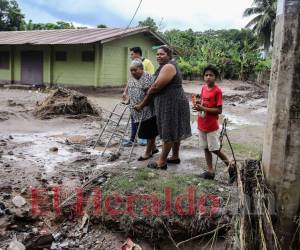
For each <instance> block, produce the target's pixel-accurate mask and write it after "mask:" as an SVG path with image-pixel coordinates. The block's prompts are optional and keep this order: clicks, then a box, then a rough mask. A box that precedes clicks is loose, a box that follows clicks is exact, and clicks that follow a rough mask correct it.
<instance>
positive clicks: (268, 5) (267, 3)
mask: <svg viewBox="0 0 300 250" xmlns="http://www.w3.org/2000/svg"><path fill="white" fill-rule="evenodd" d="M276 7H277V0H254V1H253V4H252V7H251V8H247V9H246V10H245V11H244V17H247V16H252V15H256V16H255V17H254V18H253V19H252V20H251V21H250V22H249V23H248V24H247V25H246V28H250V27H252V29H253V31H254V32H255V33H256V34H257V35H258V37H259V39H260V40H261V42H262V43H263V46H264V51H265V56H266V57H267V56H268V54H269V48H270V46H271V44H273V37H274V30H275V21H276Z"/></svg>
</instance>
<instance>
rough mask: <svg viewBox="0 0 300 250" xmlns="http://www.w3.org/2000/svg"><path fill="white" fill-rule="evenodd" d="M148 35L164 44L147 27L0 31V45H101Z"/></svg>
mask: <svg viewBox="0 0 300 250" xmlns="http://www.w3.org/2000/svg"><path fill="white" fill-rule="evenodd" d="M143 32H145V33H149V34H151V35H152V36H153V37H154V38H156V39H157V40H159V41H160V42H161V43H166V42H165V41H164V40H163V39H162V38H161V37H160V36H159V35H158V34H156V33H155V32H153V31H150V30H149V28H147V27H138V28H130V29H122V28H102V29H66V30H34V31H2V32H0V45H22V44H34V45H54V44H88V43H94V42H98V41H101V42H102V43H105V42H108V41H111V40H114V39H118V38H122V37H125V36H129V35H133V34H137V33H143Z"/></svg>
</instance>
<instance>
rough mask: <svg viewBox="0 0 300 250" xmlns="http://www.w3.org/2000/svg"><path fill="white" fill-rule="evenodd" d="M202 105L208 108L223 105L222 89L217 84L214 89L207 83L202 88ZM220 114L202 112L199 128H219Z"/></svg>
mask: <svg viewBox="0 0 300 250" xmlns="http://www.w3.org/2000/svg"><path fill="white" fill-rule="evenodd" d="M201 105H202V106H204V107H207V108H217V107H219V106H222V105H223V101H222V90H221V89H220V88H219V87H218V85H215V86H214V87H213V88H212V89H210V88H208V86H207V85H206V84H205V85H203V87H202V90H201ZM218 120H219V115H215V114H210V113H207V112H201V113H200V115H199V116H198V129H199V130H201V131H203V132H213V131H216V130H218V129H219V122H218Z"/></svg>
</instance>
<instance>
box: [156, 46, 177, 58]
mask: <svg viewBox="0 0 300 250" xmlns="http://www.w3.org/2000/svg"><path fill="white" fill-rule="evenodd" d="M158 49H162V50H163V51H164V52H166V53H167V55H168V56H169V57H170V59H172V57H173V50H172V49H171V48H170V47H169V46H167V45H162V46H160V47H158Z"/></svg>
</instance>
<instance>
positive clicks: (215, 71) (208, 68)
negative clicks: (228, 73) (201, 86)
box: [203, 64, 220, 77]
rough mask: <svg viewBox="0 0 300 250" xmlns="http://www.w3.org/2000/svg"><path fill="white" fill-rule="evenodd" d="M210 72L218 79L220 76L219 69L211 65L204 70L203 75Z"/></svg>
mask: <svg viewBox="0 0 300 250" xmlns="http://www.w3.org/2000/svg"><path fill="white" fill-rule="evenodd" d="M208 70H210V71H212V72H213V73H214V75H215V76H216V77H219V76H220V73H219V70H218V69H217V67H216V66H214V65H211V64H210V65H208V66H206V67H205V68H204V70H203V75H205V73H206V71H208Z"/></svg>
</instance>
